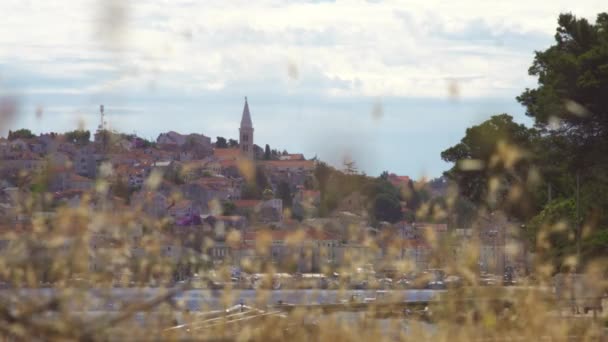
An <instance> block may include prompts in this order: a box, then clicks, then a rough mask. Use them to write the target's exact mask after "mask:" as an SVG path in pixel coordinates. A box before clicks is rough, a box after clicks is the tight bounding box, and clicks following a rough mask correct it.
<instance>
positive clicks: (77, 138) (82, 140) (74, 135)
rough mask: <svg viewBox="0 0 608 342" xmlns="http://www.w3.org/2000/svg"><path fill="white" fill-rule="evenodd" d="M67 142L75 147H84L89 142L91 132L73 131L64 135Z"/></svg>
mask: <svg viewBox="0 0 608 342" xmlns="http://www.w3.org/2000/svg"><path fill="white" fill-rule="evenodd" d="M65 138H66V140H67V141H69V142H71V143H72V144H75V145H80V146H82V145H86V144H88V143H89V142H90V140H91V132H90V131H88V130H86V131H85V130H74V131H69V132H66V133H65Z"/></svg>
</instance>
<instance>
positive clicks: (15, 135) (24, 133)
mask: <svg viewBox="0 0 608 342" xmlns="http://www.w3.org/2000/svg"><path fill="white" fill-rule="evenodd" d="M34 137H35V135H34V134H33V133H32V131H30V130H29V129H26V128H22V129H18V130H16V131H8V140H15V139H31V138H34Z"/></svg>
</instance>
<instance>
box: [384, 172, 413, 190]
mask: <svg viewBox="0 0 608 342" xmlns="http://www.w3.org/2000/svg"><path fill="white" fill-rule="evenodd" d="M388 181H389V182H391V183H392V184H393V185H394V186H396V187H399V186H402V185H405V186H407V185H408V184H409V182H410V177H408V176H397V175H396V174H394V173H391V174H390V175H388Z"/></svg>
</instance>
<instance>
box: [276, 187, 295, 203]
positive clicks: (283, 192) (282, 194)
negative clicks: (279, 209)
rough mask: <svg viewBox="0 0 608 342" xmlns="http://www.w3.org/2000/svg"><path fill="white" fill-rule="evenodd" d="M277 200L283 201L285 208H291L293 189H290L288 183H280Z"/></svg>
mask: <svg viewBox="0 0 608 342" xmlns="http://www.w3.org/2000/svg"><path fill="white" fill-rule="evenodd" d="M277 198H280V199H281V200H283V207H284V208H291V205H292V202H293V201H292V200H293V197H292V194H291V188H290V187H289V184H287V182H284V181H283V182H280V183H279V186H278V188H277Z"/></svg>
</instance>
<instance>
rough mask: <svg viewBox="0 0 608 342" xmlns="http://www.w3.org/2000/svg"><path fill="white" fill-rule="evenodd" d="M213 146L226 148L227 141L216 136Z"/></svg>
mask: <svg viewBox="0 0 608 342" xmlns="http://www.w3.org/2000/svg"><path fill="white" fill-rule="evenodd" d="M215 148H228V143H227V142H226V138H224V137H217V140H216V141H215Z"/></svg>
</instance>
